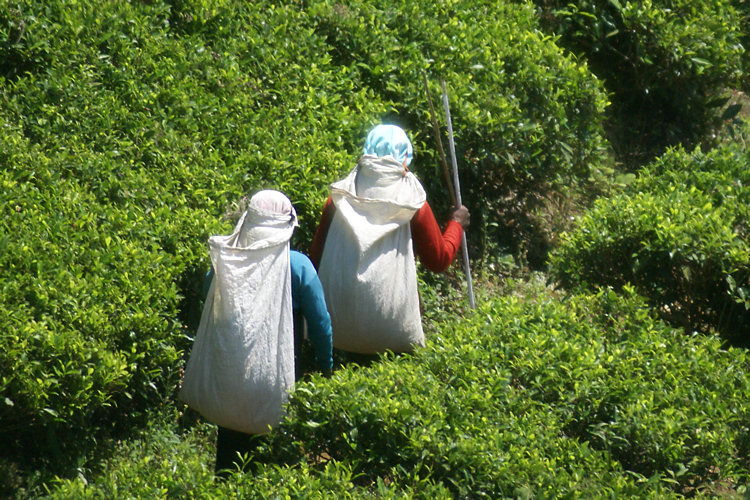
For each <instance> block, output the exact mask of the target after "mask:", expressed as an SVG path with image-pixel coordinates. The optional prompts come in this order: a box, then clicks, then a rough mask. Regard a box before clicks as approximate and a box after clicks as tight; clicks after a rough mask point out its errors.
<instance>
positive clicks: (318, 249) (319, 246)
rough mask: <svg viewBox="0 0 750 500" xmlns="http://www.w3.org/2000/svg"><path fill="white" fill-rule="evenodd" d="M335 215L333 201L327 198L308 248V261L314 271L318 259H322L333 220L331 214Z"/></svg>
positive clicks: (318, 261) (316, 267)
mask: <svg viewBox="0 0 750 500" xmlns="http://www.w3.org/2000/svg"><path fill="white" fill-rule="evenodd" d="M335 213H336V205H334V204H333V200H331V197H330V196H329V197H328V200H327V201H326V204H325V206H324V207H323V213H322V214H320V222H319V223H318V229H316V230H315V236H314V237H313V242H312V247H311V248H310V260H311V261H312V263H313V265H314V266H315V269H318V266H319V265H320V259H321V257H323V248H324V247H325V244H326V237H327V236H328V229H329V228H330V227H331V221H332V220H333V214H335Z"/></svg>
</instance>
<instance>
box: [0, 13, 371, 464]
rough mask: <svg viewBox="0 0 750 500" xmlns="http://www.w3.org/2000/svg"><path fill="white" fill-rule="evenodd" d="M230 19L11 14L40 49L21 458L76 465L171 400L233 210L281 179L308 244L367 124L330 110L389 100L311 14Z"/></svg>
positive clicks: (7, 341) (22, 117) (29, 51)
mask: <svg viewBox="0 0 750 500" xmlns="http://www.w3.org/2000/svg"><path fill="white" fill-rule="evenodd" d="M265 7H268V8H265ZM184 8H185V9H188V8H191V7H190V6H189V5H187V4H185V5H184ZM0 10H3V9H0ZM183 12H184V11H183ZM201 12H203V11H201ZM211 12H213V14H211V17H210V19H208V20H206V19H204V21H205V22H208V21H210V22H211V23H213V24H212V25H211V26H210V29H209V28H206V31H205V32H203V31H201V32H200V33H199V34H198V35H190V36H188V35H184V34H183V33H182V32H180V34H177V35H175V34H174V33H173V32H172V31H171V28H170V23H169V16H170V9H169V6H168V5H166V4H163V3H138V4H130V3H122V2H105V3H103V4H96V5H95V4H89V3H85V2H84V3H78V4H68V3H56V2H26V3H24V4H22V5H19V6H18V8H17V9H14V10H13V11H12V12H11V14H10V15H11V16H15V17H13V19H17V18H18V19H21V21H23V22H24V26H25V29H24V36H23V37H21V40H20V41H18V42H15V40H14V43H13V44H10V45H5V46H4V49H3V50H10V49H12V50H13V51H14V52H13V53H14V54H16V56H15V57H17V58H22V59H23V58H25V59H24V61H27V62H26V63H22V62H18V61H16V62H17V64H16V63H14V66H13V68H15V69H14V70H13V71H11V70H7V71H6V73H4V74H3V75H2V77H1V78H0V109H2V112H0V117H2V118H0V165H1V166H2V169H1V170H0V183H2V186H3V189H2V190H1V191H2V192H0V207H2V213H3V218H2V219H3V220H2V222H1V223H0V225H1V227H2V232H1V234H2V236H1V237H0V244H1V245H2V249H3V251H2V252H1V253H0V269H2V272H1V273H2V274H0V277H1V279H0V282H1V286H2V290H3V293H2V299H1V300H2V308H1V309H2V310H3V312H2V313H1V314H2V319H1V321H2V323H1V324H2V330H3V332H5V333H4V334H3V336H2V338H1V339H0V343H1V345H0V347H1V348H0V352H1V353H2V354H0V367H2V370H1V373H2V379H1V380H2V384H1V385H0V394H1V395H2V398H0V399H1V400H2V401H0V418H1V419H2V420H1V421H2V426H3V429H4V432H3V434H2V438H1V439H2V444H3V454H4V455H7V456H9V457H13V460H19V461H21V462H23V461H24V459H32V458H33V460H41V461H42V462H43V463H45V464H46V465H45V467H46V469H47V470H48V471H50V472H55V471H60V469H64V470H65V471H68V470H69V469H71V468H72V469H74V468H75V467H76V466H78V465H80V463H81V462H82V461H85V460H86V453H85V452H84V451H82V450H80V449H79V448H83V449H84V450H85V448H86V447H87V446H88V444H90V443H91V442H92V441H93V440H94V439H95V438H96V437H97V436H98V435H99V434H101V433H102V432H109V431H110V430H112V429H113V428H117V426H118V424H122V427H123V428H127V427H128V426H129V425H131V424H132V423H133V421H134V419H136V418H138V416H139V415H143V411H144V409H145V408H148V407H150V406H152V405H158V404H162V403H163V402H165V401H168V400H169V398H171V397H172V394H173V391H174V390H175V388H176V387H177V385H178V375H179V369H180V366H181V364H182V352H181V351H182V350H183V349H185V347H187V346H188V345H189V341H190V338H189V337H188V335H187V334H189V333H190V331H191V329H192V328H191V322H192V321H194V320H195V315H196V314H198V313H199V311H200V309H199V298H198V291H197V290H199V287H200V275H201V274H202V273H203V272H205V269H206V268H207V265H208V264H207V258H208V254H207V251H206V246H205V245H206V243H205V242H206V239H207V238H208V235H209V234H212V233H217V232H220V231H226V230H227V229H228V228H229V227H228V226H227V224H226V223H221V222H220V216H221V215H222V213H223V212H224V210H225V209H226V207H227V206H228V205H229V204H230V202H232V201H235V200H237V199H238V198H239V197H240V196H241V195H242V194H245V193H246V192H247V191H249V190H252V189H259V188H261V187H276V188H278V189H282V190H284V191H287V192H289V193H290V196H291V197H292V199H293V200H294V202H295V204H296V205H297V206H298V209H300V212H301V213H302V214H303V221H304V224H305V227H306V236H305V237H306V238H308V239H309V238H310V233H311V228H312V227H313V224H314V222H315V214H313V213H311V212H312V209H311V208H310V207H312V206H315V205H319V204H320V203H322V200H323V199H324V195H325V184H326V183H327V182H328V181H329V180H330V179H332V178H333V177H334V176H336V175H337V172H335V169H334V166H335V164H336V161H335V159H336V158H338V157H341V156H343V155H344V154H345V147H344V146H343V142H342V136H345V135H346V133H347V130H348V127H351V129H353V130H356V134H357V135H359V134H360V132H359V128H360V127H362V125H361V124H360V123H359V122H350V124H349V125H347V122H345V121H343V120H338V119H337V118H336V117H337V116H339V115H338V114H340V113H341V111H340V110H339V109H338V108H337V109H336V110H335V111H334V112H331V111H330V110H329V109H328V108H327V107H326V106H325V104H326V103H327V102H328V103H333V102H336V103H338V104H340V106H341V107H342V108H345V107H346V106H347V105H349V103H352V102H354V103H356V107H357V108H358V109H360V110H362V112H363V113H364V114H365V115H367V116H376V115H377V113H378V112H380V111H381V110H382V109H384V106H383V105H382V104H381V103H380V101H379V100H378V99H377V98H376V97H374V96H372V95H368V94H366V93H358V92H356V91H352V88H353V85H354V84H353V82H352V81H351V80H350V79H349V78H348V77H347V76H346V75H345V74H343V73H342V72H340V71H339V70H338V69H337V68H333V67H331V66H330V64H329V63H327V60H326V58H325V57H324V50H323V48H322V46H321V43H320V40H319V39H316V37H315V36H314V34H312V33H311V32H309V30H307V31H305V27H304V19H303V18H302V17H301V16H302V15H301V14H299V13H297V11H296V10H295V9H291V8H288V9H282V8H277V7H275V6H273V5H261V4H259V3H258V4H255V6H254V7H252V8H250V6H244V5H243V4H236V5H233V6H231V8H230V6H227V7H226V8H223V9H213V10H211ZM3 15H5V14H3ZM202 15H207V14H206V13H205V12H204V13H203V14H202ZM19 16H20V17H19ZM196 19H197V17H196ZM19 22H20V21H19ZM270 26H273V29H271V28H270ZM290 32H294V33H297V34H299V35H300V39H299V40H298V41H297V43H296V44H293V45H292V44H290V43H289V41H288V38H289V36H288V35H289V33H290ZM230 34H231V35H230ZM302 35H306V36H302ZM53 38H54V43H52V41H53ZM9 47H10V48H9ZM318 55H320V56H321V57H318ZM313 56H314V57H313ZM310 57H312V58H313V59H315V60H316V61H317V62H316V64H315V65H309V64H307V62H306V61H307V60H308V58H310ZM32 63H33V64H32ZM32 68H33V71H32ZM16 70H18V71H17V72H14V71H16ZM350 91H352V93H351V94H348V92H350ZM353 106H354V105H353ZM337 113H338V114H337ZM306 123H314V124H315V127H305V126H303V125H304V124H306ZM269 124H272V126H269ZM350 133H352V134H354V133H355V132H350ZM303 179H304V182H302V180H303ZM69 448H72V449H69ZM63 454H66V455H63ZM63 456H65V457H67V458H65V459H63V458H62V457H63Z"/></svg>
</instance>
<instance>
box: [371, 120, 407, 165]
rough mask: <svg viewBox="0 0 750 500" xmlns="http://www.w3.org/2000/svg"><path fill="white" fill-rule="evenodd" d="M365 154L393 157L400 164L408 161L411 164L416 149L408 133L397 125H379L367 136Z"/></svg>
mask: <svg viewBox="0 0 750 500" xmlns="http://www.w3.org/2000/svg"><path fill="white" fill-rule="evenodd" d="M363 154H366V155H376V156H389V155H390V156H392V157H393V158H395V159H396V160H398V162H399V163H403V162H404V159H405V160H406V165H407V166H408V165H409V164H410V163H411V159H412V157H413V156H414V149H413V148H412V146H411V141H409V138H408V137H407V136H406V132H404V131H403V129H402V128H401V127H397V126H396V125H378V126H376V127H375V128H374V129H372V130H371V131H370V133H369V134H367V140H366V141H365V147H364V150H363Z"/></svg>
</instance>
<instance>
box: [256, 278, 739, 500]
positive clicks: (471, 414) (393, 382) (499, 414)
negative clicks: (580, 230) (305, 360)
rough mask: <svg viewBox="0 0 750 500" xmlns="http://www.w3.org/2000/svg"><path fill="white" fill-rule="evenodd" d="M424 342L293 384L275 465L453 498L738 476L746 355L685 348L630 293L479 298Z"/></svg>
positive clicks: (646, 490)
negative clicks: (322, 467) (330, 467)
mask: <svg viewBox="0 0 750 500" xmlns="http://www.w3.org/2000/svg"><path fill="white" fill-rule="evenodd" d="M529 295H531V294H529ZM428 344H429V345H428V347H427V348H426V349H424V350H420V351H419V352H418V353H416V354H415V355H413V356H408V357H407V356H402V357H399V358H389V359H388V360H386V361H383V362H380V363H377V364H375V365H373V366H371V367H369V368H361V369H349V370H342V371H339V372H337V374H336V375H335V376H334V378H333V379H332V380H331V381H330V382H328V381H326V382H323V381H317V382H315V381H314V382H311V383H308V384H302V385H299V386H298V387H297V389H296V391H295V392H294V394H293V397H292V400H291V402H290V406H289V417H288V419H287V420H286V421H285V422H284V423H283V424H282V425H281V426H280V427H279V428H278V429H277V430H276V431H275V432H274V434H272V440H271V442H270V444H269V446H270V451H271V452H272V454H273V456H275V457H276V458H277V459H282V460H283V461H285V462H289V463H304V462H305V461H307V460H310V459H311V457H319V458H318V459H320V457H324V458H326V459H327V457H330V460H331V462H330V463H346V464H350V465H351V467H352V469H353V471H354V474H355V476H356V477H357V478H358V484H361V485H372V484H377V482H378V481H379V480H381V479H384V478H388V481H391V482H393V483H395V484H404V485H410V484H413V483H412V482H411V481H414V480H415V478H419V480H427V481H430V482H431V483H435V484H442V485H444V486H445V487H447V488H448V489H449V490H450V492H451V494H452V496H454V497H480V496H491V497H507V496H518V495H521V494H526V495H530V496H532V497H536V496H540V497H558V496H559V497H565V496H568V495H572V496H592V495H593V496H597V497H601V496H610V495H612V496H621V495H628V496H653V495H657V496H661V495H665V494H666V491H665V489H669V488H672V489H673V490H674V491H675V492H676V493H684V492H687V491H689V490H690V489H693V490H695V489H696V488H712V487H714V486H712V485H713V484H714V483H715V482H717V484H718V482H720V481H723V482H725V483H726V482H729V483H731V482H735V481H740V482H741V481H742V478H743V477H745V476H746V475H747V472H748V470H747V464H746V462H745V461H744V458H743V456H744V455H743V454H744V453H745V451H746V450H747V446H748V440H747V437H746V435H747V430H748V429H747V417H748V409H749V408H750V407H748V397H747V390H748V388H749V387H748V384H749V383H750V382H749V381H748V379H747V377H746V375H745V370H746V369H747V366H748V359H747V356H746V353H745V352H744V351H741V350H729V351H722V350H721V349H720V343H719V342H718V341H717V340H716V339H713V338H709V337H691V338H688V339H685V337H684V336H683V335H680V334H679V333H678V332H677V331H675V330H673V329H672V328H670V327H668V326H666V325H665V324H663V323H661V322H659V321H655V320H654V319H653V318H651V316H650V309H649V308H647V307H646V306H645V304H644V303H643V301H641V300H640V299H638V298H637V297H635V296H634V295H633V294H632V293H629V292H628V293H626V294H624V295H623V296H618V295H617V294H615V293H614V292H612V291H609V292H601V293H598V294H596V295H582V296H574V297H572V298H571V299H569V300H568V301H567V302H560V301H558V300H557V299H553V298H552V297H551V296H549V295H547V294H540V293H536V294H534V295H533V296H532V297H531V300H529V299H523V300H522V299H519V298H516V297H507V298H500V299H489V300H487V301H483V303H482V305H481V307H480V308H479V310H478V311H477V312H476V314H474V315H472V316H471V317H469V318H458V319H454V320H453V321H449V322H446V323H443V325H442V331H441V332H433V333H432V335H431V336H430V338H429V341H428Z"/></svg>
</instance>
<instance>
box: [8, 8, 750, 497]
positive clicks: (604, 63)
mask: <svg viewBox="0 0 750 500" xmlns="http://www.w3.org/2000/svg"><path fill="white" fill-rule="evenodd" d="M748 25H750V7H748V4H747V2H745V1H744V0H700V1H699V2H691V1H679V2H666V1H661V0H659V1H657V0H654V1H628V2H622V1H620V2H617V1H608V0H607V1H605V0H592V1H586V2H578V3H577V4H576V5H573V4H569V3H568V2H557V1H548V0H534V1H531V0H504V1H496V0H493V1H489V0H488V1H477V0H472V1H466V0H446V1H442V2H428V1H426V0H409V1H407V0H395V1H394V0H389V1H385V0H351V1H347V2H341V1H334V0H319V1H312V0H294V1H287V2H281V1H276V0H258V1H253V2H246V1H239V0H139V1H132V2H122V1H117V0H102V1H99V2H85V1H75V0H73V1H71V0H0V497H9V498H28V497H52V498H150V497H155V498H173V497H191V498H216V497H222V496H227V497H229V496H233V497H234V496H241V497H249V498H291V497H295V498H296V497H314V498H321V497H323V496H326V497H329V496H336V497H352V498H361V497H386V498H395V497H406V498H411V497H416V498H423V497H431V498H434V497H438V498H451V497H453V498H464V497H490V498H498V497H522V498H536V497H541V498H547V497H564V498H577V497H586V498H590V497H649V498H653V497H659V498H662V497H695V496H719V497H727V498H735V497H736V498H745V497H746V496H747V495H748V491H747V488H746V484H747V480H748V476H749V475H750V462H749V461H748V456H750V453H748V452H749V451H750V450H749V449H748V448H749V446H750V437H748V436H750V432H749V429H748V427H749V426H750V418H749V414H748V413H749V412H750V405H749V401H748V399H750V391H749V390H748V389H750V387H748V385H749V384H750V379H748V377H747V375H746V374H747V368H748V355H747V351H746V348H747V346H748V345H750V242H749V237H748V232H749V229H748V228H749V227H750V226H748V224H747V221H748V219H749V218H750V212H749V210H750V209H749V208H748V207H750V174H749V173H748V172H750V169H748V165H750V152H749V151H748V144H750V128H749V127H748V125H747V122H746V118H747V116H748V114H747V113H748V105H747V98H746V96H745V94H744V93H743V91H745V92H746V91H748V90H749V89H748V84H747V82H748V78H747V74H748V71H747V63H748V61H749V60H750V59H748V57H747V51H746V50H745V48H744V47H745V46H746V45H747V29H746V27H747V26H748ZM423 75H425V76H426V77H427V85H428V88H429V89H430V91H431V94H432V95H433V98H435V97H437V96H439V95H440V80H441V79H444V80H445V81H446V83H447V86H448V89H449V96H450V103H451V111H452V122H453V125H454V128H455V134H456V137H455V139H456V148H457V151H456V153H457V156H458V160H459V165H460V175H461V186H462V191H463V198H464V202H465V203H466V205H467V206H468V208H469V209H470V211H471V214H472V218H471V219H472V225H471V228H470V230H469V233H468V241H469V250H470V253H471V257H472V261H473V265H474V266H475V267H474V270H475V274H476V277H477V292H478V295H479V297H478V302H479V307H478V308H477V309H476V310H469V309H468V308H467V307H466V305H465V303H466V299H465V297H464V296H463V295H462V293H463V284H462V281H461V277H460V270H459V265H458V263H456V264H454V265H453V267H452V268H451V269H450V270H449V271H448V272H447V273H445V274H441V275H437V276H436V275H432V274H429V273H427V272H422V271H420V293H421V296H422V300H423V302H424V306H425V318H424V321H425V325H426V328H427V330H428V331H429V340H428V345H427V347H426V348H424V349H421V350H419V351H418V352H416V353H415V354H414V355H412V356H403V357H398V358H391V357H386V358H384V359H382V360H380V361H379V362H377V363H375V364H374V365H373V366H371V367H369V368H357V367H353V366H342V367H339V369H338V370H336V371H335V372H334V375H333V377H332V378H330V379H323V378H320V377H319V376H317V375H314V374H313V375H311V376H310V377H308V378H307V379H305V380H304V381H303V382H302V383H300V384H299V385H298V386H297V387H296V389H295V391H294V393H293V395H292V399H291V402H290V404H289V407H288V419H287V420H286V421H285V422H284V423H283V424H282V425H280V426H279V428H278V429H275V430H274V432H273V433H271V434H270V435H269V436H268V437H267V439H266V440H265V441H264V442H263V445H262V447H261V448H260V449H259V450H258V454H257V456H256V457H254V460H255V462H256V464H257V467H256V468H255V470H254V471H253V472H252V473H249V474H244V475H243V474H237V475H233V476H231V477H230V478H229V479H227V480H226V481H225V482H218V481H216V480H215V479H214V477H213V453H214V451H215V450H214V441H215V432H216V428H215V426H213V425H212V424H210V423H208V422H205V421H203V420H202V419H200V418H199V417H198V416H197V415H195V414H194V413H193V412H192V411H190V410H188V409H186V408H185V407H184V406H183V405H182V404H180V403H179V402H178V401H177V400H176V393H177V390H178V388H179V384H180V376H181V373H182V370H183V368H184V364H185V360H186V357H187V355H188V353H189V352H190V348H191V346H192V340H193V338H192V336H193V335H194V332H195V329H196V327H197V322H198V319H199V315H200V311H201V306H202V295H201V287H202V282H203V276H204V274H205V272H206V271H207V269H208V267H209V257H208V251H207V245H206V242H207V239H208V237H209V236H210V235H212V234H219V233H225V232H226V231H228V230H229V228H231V227H232V224H233V221H232V220H231V219H232V217H231V213H232V212H233V211H235V210H236V208H237V203H238V201H239V200H240V199H241V198H242V197H243V196H245V195H247V194H249V193H253V192H254V191H257V190H260V189H278V190H281V191H283V192H285V193H286V194H287V195H288V196H289V198H290V199H291V200H292V202H293V203H294V205H295V207H296V209H297V212H298V214H299V215H300V227H299V228H298V230H297V231H296V233H295V236H294V238H293V240H292V246H293V247H295V248H297V249H299V250H301V251H307V250H308V249H309V245H310V242H311V240H312V236H313V234H314V230H315V227H316V224H317V220H318V216H319V213H320V210H321V208H322V206H323V204H324V202H325V200H326V197H327V195H328V186H329V184H330V183H331V182H332V181H334V180H336V179H338V178H340V177H342V176H343V175H345V174H346V173H347V172H348V171H349V170H350V169H351V168H352V166H353V165H354V164H355V162H356V160H357V158H358V156H359V155H360V154H361V147H362V142H363V139H364V137H365V136H366V134H367V132H368V131H369V130H370V128H371V127H372V126H373V125H375V124H377V123H381V122H390V123H396V124H399V125H401V126H402V127H403V128H404V129H406V130H407V131H408V133H409V135H410V137H411V139H412V142H413V143H414V146H415V158H414V162H413V163H412V165H411V169H412V171H413V172H414V173H415V175H416V176H417V177H418V178H419V179H420V180H421V182H422V183H423V185H424V187H425V189H426V191H427V195H428V199H429V201H430V204H431V206H432V207H433V209H434V210H435V212H436V214H437V215H438V218H439V219H440V220H443V219H444V217H445V216H446V214H447V211H448V208H449V200H448V196H447V194H446V186H445V185H444V182H443V175H442V172H441V167H440V161H439V158H440V154H439V151H438V147H437V139H438V138H437V137H436V133H435V131H434V129H433V126H432V123H431V120H430V111H429V110H430V106H429V103H428V102H427V99H426V89H425V87H424V83H423V81H424V80H423ZM436 100H437V99H436ZM435 104H439V103H437V102H436V103H435ZM438 108H440V106H438ZM438 121H439V128H440V130H441V132H440V134H441V135H444V134H445V128H446V127H445V125H446V119H445V117H443V116H439V117H438ZM443 143H447V140H446V138H445V137H444V139H443Z"/></svg>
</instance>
